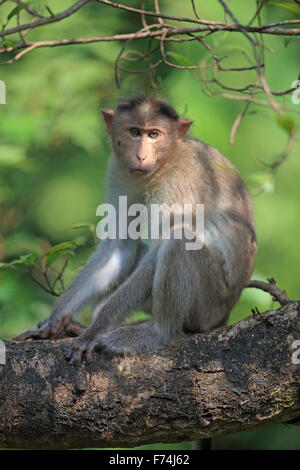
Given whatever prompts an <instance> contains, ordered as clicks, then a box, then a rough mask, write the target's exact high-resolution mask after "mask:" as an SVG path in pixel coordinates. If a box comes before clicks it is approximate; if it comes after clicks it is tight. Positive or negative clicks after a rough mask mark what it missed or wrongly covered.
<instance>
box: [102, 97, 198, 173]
mask: <svg viewBox="0 0 300 470" xmlns="http://www.w3.org/2000/svg"><path fill="white" fill-rule="evenodd" d="M131 108H132V106H131ZM131 108H130V109H129V110H122V111H121V112H118V111H117V112H114V111H113V110H112V109H104V110H102V114H103V117H104V119H105V122H106V126H107V132H108V133H109V135H111V137H112V142H113V146H114V150H115V153H116V156H117V158H118V160H119V161H120V163H121V165H122V166H123V168H124V169H125V170H126V171H127V172H128V173H129V174H131V175H134V176H135V177H139V178H149V177H151V176H152V175H153V174H154V173H155V172H156V171H157V170H158V169H159V168H160V167H161V166H162V165H163V163H164V162H165V161H166V160H167V159H172V156H173V155H174V152H176V147H177V146H178V144H180V143H181V142H182V140H183V137H184V135H185V133H186V131H187V130H188V128H189V127H190V125H191V123H192V121H190V120H188V119H178V118H177V117H176V116H175V117H174V116H173V117H170V116H166V115H165V114H164V113H163V112H162V109H161V110H160V112H158V111H157V110H155V109H154V110H153V109H152V108H153V107H152V106H151V105H150V104H149V103H148V102H145V103H142V104H139V105H138V106H137V105H136V106H135V107H134V109H131ZM174 113H175V111H174Z"/></svg>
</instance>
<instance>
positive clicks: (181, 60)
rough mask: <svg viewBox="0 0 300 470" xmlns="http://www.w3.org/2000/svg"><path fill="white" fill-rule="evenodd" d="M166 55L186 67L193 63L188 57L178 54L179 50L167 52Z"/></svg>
mask: <svg viewBox="0 0 300 470" xmlns="http://www.w3.org/2000/svg"><path fill="white" fill-rule="evenodd" d="M166 56H169V57H171V58H172V59H173V60H174V61H175V62H177V64H178V65H182V66H184V67H190V66H191V65H192V64H191V62H190V60H189V59H188V58H187V57H185V56H183V55H181V54H177V52H167V53H166Z"/></svg>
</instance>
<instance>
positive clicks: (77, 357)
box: [69, 348, 84, 366]
mask: <svg viewBox="0 0 300 470" xmlns="http://www.w3.org/2000/svg"><path fill="white" fill-rule="evenodd" d="M83 351H84V349H83V348H78V349H75V350H73V352H72V355H71V359H70V360H69V363H70V364H71V365H73V364H74V365H75V366H78V365H79V364H80V362H81V357H82V353H83Z"/></svg>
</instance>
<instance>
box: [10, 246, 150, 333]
mask: <svg viewBox="0 0 300 470" xmlns="http://www.w3.org/2000/svg"><path fill="white" fill-rule="evenodd" d="M144 251H145V247H144V246H142V245H141V242H140V241H135V240H130V239H128V240H109V239H107V240H103V241H102V242H101V243H100V244H99V246H98V248H97V251H96V252H95V253H94V255H93V256H92V257H91V258H90V260H89V261H88V262H87V264H86V265H85V266H84V268H83V270H82V271H81V272H80V273H79V274H78V276H77V277H76V278H75V279H74V280H73V281H72V282H71V284H70V285H69V287H68V288H67V290H66V291H65V292H64V293H63V294H62V295H61V296H60V297H59V299H58V301H57V302H56V304H55V306H54V309H53V311H52V313H51V315H50V317H49V318H48V320H47V321H46V322H45V323H44V325H43V326H42V327H41V328H37V329H35V330H28V331H26V332H25V333H22V334H21V335H19V336H17V337H16V338H14V339H15V340H17V341H25V340H27V339H30V338H32V339H47V338H57V337H59V336H60V334H61V333H62V331H64V330H65V329H66V328H67V326H68V324H69V323H70V322H71V320H72V317H73V315H74V314H75V313H76V312H78V311H79V310H80V309H81V308H82V307H83V306H84V305H86V304H87V303H88V302H90V301H91V300H92V299H93V298H95V296H98V297H99V296H101V295H107V294H108V293H109V292H111V291H112V290H113V289H116V287H117V286H118V284H119V283H120V282H121V281H122V280H123V279H124V278H126V277H127V276H128V274H129V273H130V272H131V271H132V269H133V267H134V265H135V263H136V259H137V257H138V256H140V254H141V252H144Z"/></svg>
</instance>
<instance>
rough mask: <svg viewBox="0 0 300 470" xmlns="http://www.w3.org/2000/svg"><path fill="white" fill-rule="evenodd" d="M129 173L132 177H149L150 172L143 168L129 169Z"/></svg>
mask: <svg viewBox="0 0 300 470" xmlns="http://www.w3.org/2000/svg"><path fill="white" fill-rule="evenodd" d="M128 171H129V173H131V174H132V175H147V174H148V173H150V170H143V169H142V168H128Z"/></svg>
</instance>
